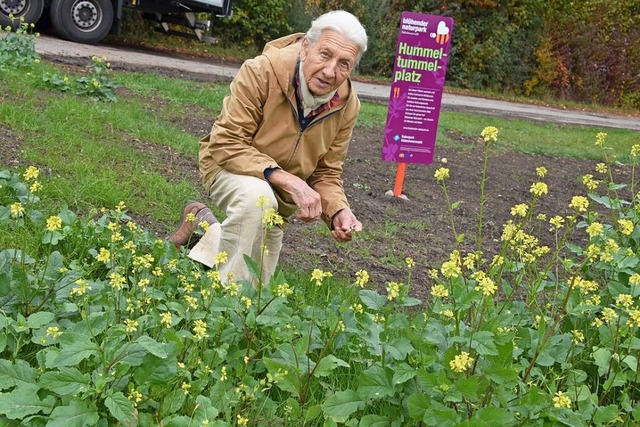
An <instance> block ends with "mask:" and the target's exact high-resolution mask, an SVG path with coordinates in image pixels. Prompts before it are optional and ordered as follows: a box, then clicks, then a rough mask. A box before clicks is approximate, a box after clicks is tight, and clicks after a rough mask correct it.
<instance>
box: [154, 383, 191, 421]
mask: <svg viewBox="0 0 640 427" xmlns="http://www.w3.org/2000/svg"><path fill="white" fill-rule="evenodd" d="M186 400H187V396H186V395H185V394H184V392H183V391H182V390H180V389H176V390H172V391H170V392H169V393H167V394H165V396H164V399H162V404H161V405H160V415H161V416H166V415H171V414H175V413H176V412H178V411H179V410H180V408H182V406H183V405H184V403H185V402H186Z"/></svg>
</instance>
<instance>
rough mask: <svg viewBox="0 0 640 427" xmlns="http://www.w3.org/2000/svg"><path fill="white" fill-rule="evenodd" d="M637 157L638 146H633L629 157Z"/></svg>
mask: <svg viewBox="0 0 640 427" xmlns="http://www.w3.org/2000/svg"><path fill="white" fill-rule="evenodd" d="M638 155H640V144H633V146H632V147H631V156H632V157H637V156H638Z"/></svg>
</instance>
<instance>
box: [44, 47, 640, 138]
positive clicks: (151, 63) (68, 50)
mask: <svg viewBox="0 0 640 427" xmlns="http://www.w3.org/2000/svg"><path fill="white" fill-rule="evenodd" d="M36 51H37V52H38V53H39V54H40V55H42V56H44V57H47V58H52V59H56V60H59V61H62V62H64V61H65V60H68V61H73V60H76V61H77V59H78V58H90V57H91V56H94V55H95V56H100V57H101V56H105V57H106V58H107V59H108V60H109V62H110V63H111V64H112V67H113V68H119V67H125V66H126V67H131V66H135V67H136V68H138V69H140V70H150V71H152V70H154V69H159V68H169V69H174V70H178V71H181V72H184V73H189V74H198V75H202V78H203V79H209V80H231V78H233V76H234V75H235V73H236V71H237V67H236V66H229V65H220V64H213V63H210V62H207V61H206V60H203V59H201V58H188V57H185V56H183V57H176V56H175V55H163V54H161V53H157V52H154V53H150V52H147V51H140V50H135V49H128V48H123V47H119V46H109V45H105V44H101V45H83V44H78V43H73V42H69V41H65V40H61V39H58V38H55V37H51V36H47V35H42V36H41V37H39V38H38V39H37V41H36ZM354 86H355V89H356V91H357V92H358V94H359V95H360V98H361V99H364V100H368V101H374V102H382V103H386V102H387V100H388V99H389V86H386V85H382V84H370V83H363V82H354ZM442 108H443V109H444V110H448V111H460V112H468V113H475V114H484V115H489V116H500V117H507V118H520V119H528V120H534V121H542V122H555V123H566V124H575V125H583V126H594V127H605V128H621V129H631V130H636V131H640V117H626V116H617V115H609V114H601V113H593V112H586V111H577V110H567V109H558V108H549V107H543V106H539V105H528V104H518V103H513V102H505V101H498V100H492V99H485V98H477V97H471V96H463V95H456V94H451V93H445V94H444V95H443V96H442Z"/></svg>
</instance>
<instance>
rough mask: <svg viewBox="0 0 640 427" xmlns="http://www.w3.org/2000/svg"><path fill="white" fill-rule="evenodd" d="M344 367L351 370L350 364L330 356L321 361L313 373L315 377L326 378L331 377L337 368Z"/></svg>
mask: <svg viewBox="0 0 640 427" xmlns="http://www.w3.org/2000/svg"><path fill="white" fill-rule="evenodd" d="M339 366H342V367H343V368H349V367H350V366H349V364H348V363H347V362H345V361H344V360H342V359H338V358H337V357H335V356H334V355H332V354H330V355H328V356H325V357H323V358H322V360H320V362H319V363H318V364H317V365H316V367H315V370H314V371H313V376H314V377H326V376H329V375H331V371H333V370H334V369H336V368H337V367H339Z"/></svg>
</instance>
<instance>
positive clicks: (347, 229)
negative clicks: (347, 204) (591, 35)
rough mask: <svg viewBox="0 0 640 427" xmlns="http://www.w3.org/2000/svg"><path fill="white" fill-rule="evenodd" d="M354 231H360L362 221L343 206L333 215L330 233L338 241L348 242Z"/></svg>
mask: <svg viewBox="0 0 640 427" xmlns="http://www.w3.org/2000/svg"><path fill="white" fill-rule="evenodd" d="M354 231H362V223H361V222H360V221H358V219H357V218H356V216H355V215H354V214H353V212H351V209H349V208H344V209H342V210H341V211H339V212H338V213H337V214H335V215H334V216H333V230H332V231H331V235H332V236H333V238H334V239H336V240H337V241H338V242H348V241H350V240H351V239H352V238H353V232H354Z"/></svg>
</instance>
